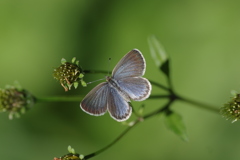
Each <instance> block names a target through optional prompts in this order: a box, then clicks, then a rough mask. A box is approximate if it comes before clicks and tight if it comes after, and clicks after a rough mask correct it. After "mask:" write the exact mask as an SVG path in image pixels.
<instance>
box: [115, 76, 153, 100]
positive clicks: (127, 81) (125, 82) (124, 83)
mask: <svg viewBox="0 0 240 160" xmlns="http://www.w3.org/2000/svg"><path fill="white" fill-rule="evenodd" d="M116 82H117V83H118V86H120V87H121V90H122V91H124V92H125V93H127V94H128V96H129V97H130V98H131V99H132V100H134V101H143V100H145V99H147V98H148V97H149V95H150V93H151V90H152V85H151V84H150V82H149V81H148V80H147V79H146V78H143V77H127V78H123V79H120V80H116Z"/></svg>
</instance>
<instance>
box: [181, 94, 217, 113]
mask: <svg viewBox="0 0 240 160" xmlns="http://www.w3.org/2000/svg"><path fill="white" fill-rule="evenodd" d="M178 99H179V100H181V101H183V102H187V103H190V104H193V105H195V106H197V107H199V108H204V109H207V110H209V111H212V112H215V113H219V108H216V107H214V106H211V105H208V104H205V103H201V102H198V101H195V100H191V99H188V98H183V97H178Z"/></svg>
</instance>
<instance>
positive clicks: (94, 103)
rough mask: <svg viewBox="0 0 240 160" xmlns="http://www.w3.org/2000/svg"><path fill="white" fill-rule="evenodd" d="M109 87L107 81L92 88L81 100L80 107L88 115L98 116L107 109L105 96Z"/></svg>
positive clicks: (106, 96)
mask: <svg viewBox="0 0 240 160" xmlns="http://www.w3.org/2000/svg"><path fill="white" fill-rule="evenodd" d="M109 92H110V88H109V86H108V83H107V82H103V83H100V84H99V85H97V86H96V87H95V88H93V89H92V90H91V91H90V92H89V93H88V94H87V95H86V97H85V98H84V99H83V100H82V102H81V104H80V107H81V108H82V110H83V111H84V112H86V113H88V114H90V115H95V116H100V115H103V114H104V113H105V112H106V111H107V98H108V95H109Z"/></svg>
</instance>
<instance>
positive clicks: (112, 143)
mask: <svg viewBox="0 0 240 160" xmlns="http://www.w3.org/2000/svg"><path fill="white" fill-rule="evenodd" d="M138 122H140V121H139V120H136V121H134V122H133V124H132V125H131V126H128V128H126V129H125V130H124V131H123V132H122V133H121V134H120V135H119V136H118V137H117V138H116V139H115V140H114V141H112V142H111V143H110V144H108V145H107V146H105V147H104V148H102V149H100V150H98V151H96V152H94V153H91V154H89V155H86V156H84V160H87V159H90V158H92V157H94V156H96V155H98V154H100V153H101V152H103V151H105V150H107V149H108V148H110V147H111V146H112V145H114V144H115V143H116V142H118V141H119V140H120V139H121V138H122V137H123V136H124V135H126V134H127V133H128V132H129V131H130V130H131V129H132V128H133V127H134V126H136V124H138Z"/></svg>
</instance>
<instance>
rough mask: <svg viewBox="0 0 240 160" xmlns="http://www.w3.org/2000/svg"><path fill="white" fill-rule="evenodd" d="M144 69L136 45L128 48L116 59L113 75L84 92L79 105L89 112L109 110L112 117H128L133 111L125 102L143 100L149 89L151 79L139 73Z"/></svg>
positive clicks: (125, 118) (97, 112)
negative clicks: (123, 54) (129, 49)
mask: <svg viewBox="0 0 240 160" xmlns="http://www.w3.org/2000/svg"><path fill="white" fill-rule="evenodd" d="M145 69H146V62H145V59H144V57H143V55H142V53H141V52H140V51H139V50H137V49H134V50H132V51H130V52H129V53H127V54H126V55H125V56H124V57H123V58H122V59H121V60H120V61H119V62H118V63H117V65H116V66H115V68H114V69H113V72H112V76H108V77H106V82H103V83H100V84H99V85H97V86H96V87H95V88H93V89H92V90H91V91H90V92H89V93H88V94H87V95H86V97H85V98H84V99H83V101H82V102H81V104H80V107H81V108H82V109H83V111H85V112H86V113H88V114H91V115H95V116H100V115H103V114H104V113H105V112H106V111H107V110H108V111H109V113H110V116H111V117H112V118H113V119H115V120H117V121H124V120H127V119H128V118H129V117H130V115H131V113H132V108H131V107H130V105H129V103H128V102H130V101H131V100H134V101H143V100H145V99H147V98H148V97H149V95H150V93H151V89H152V87H151V84H150V82H149V81H148V80H147V79H146V78H143V77H142V76H143V75H144V73H145Z"/></svg>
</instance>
